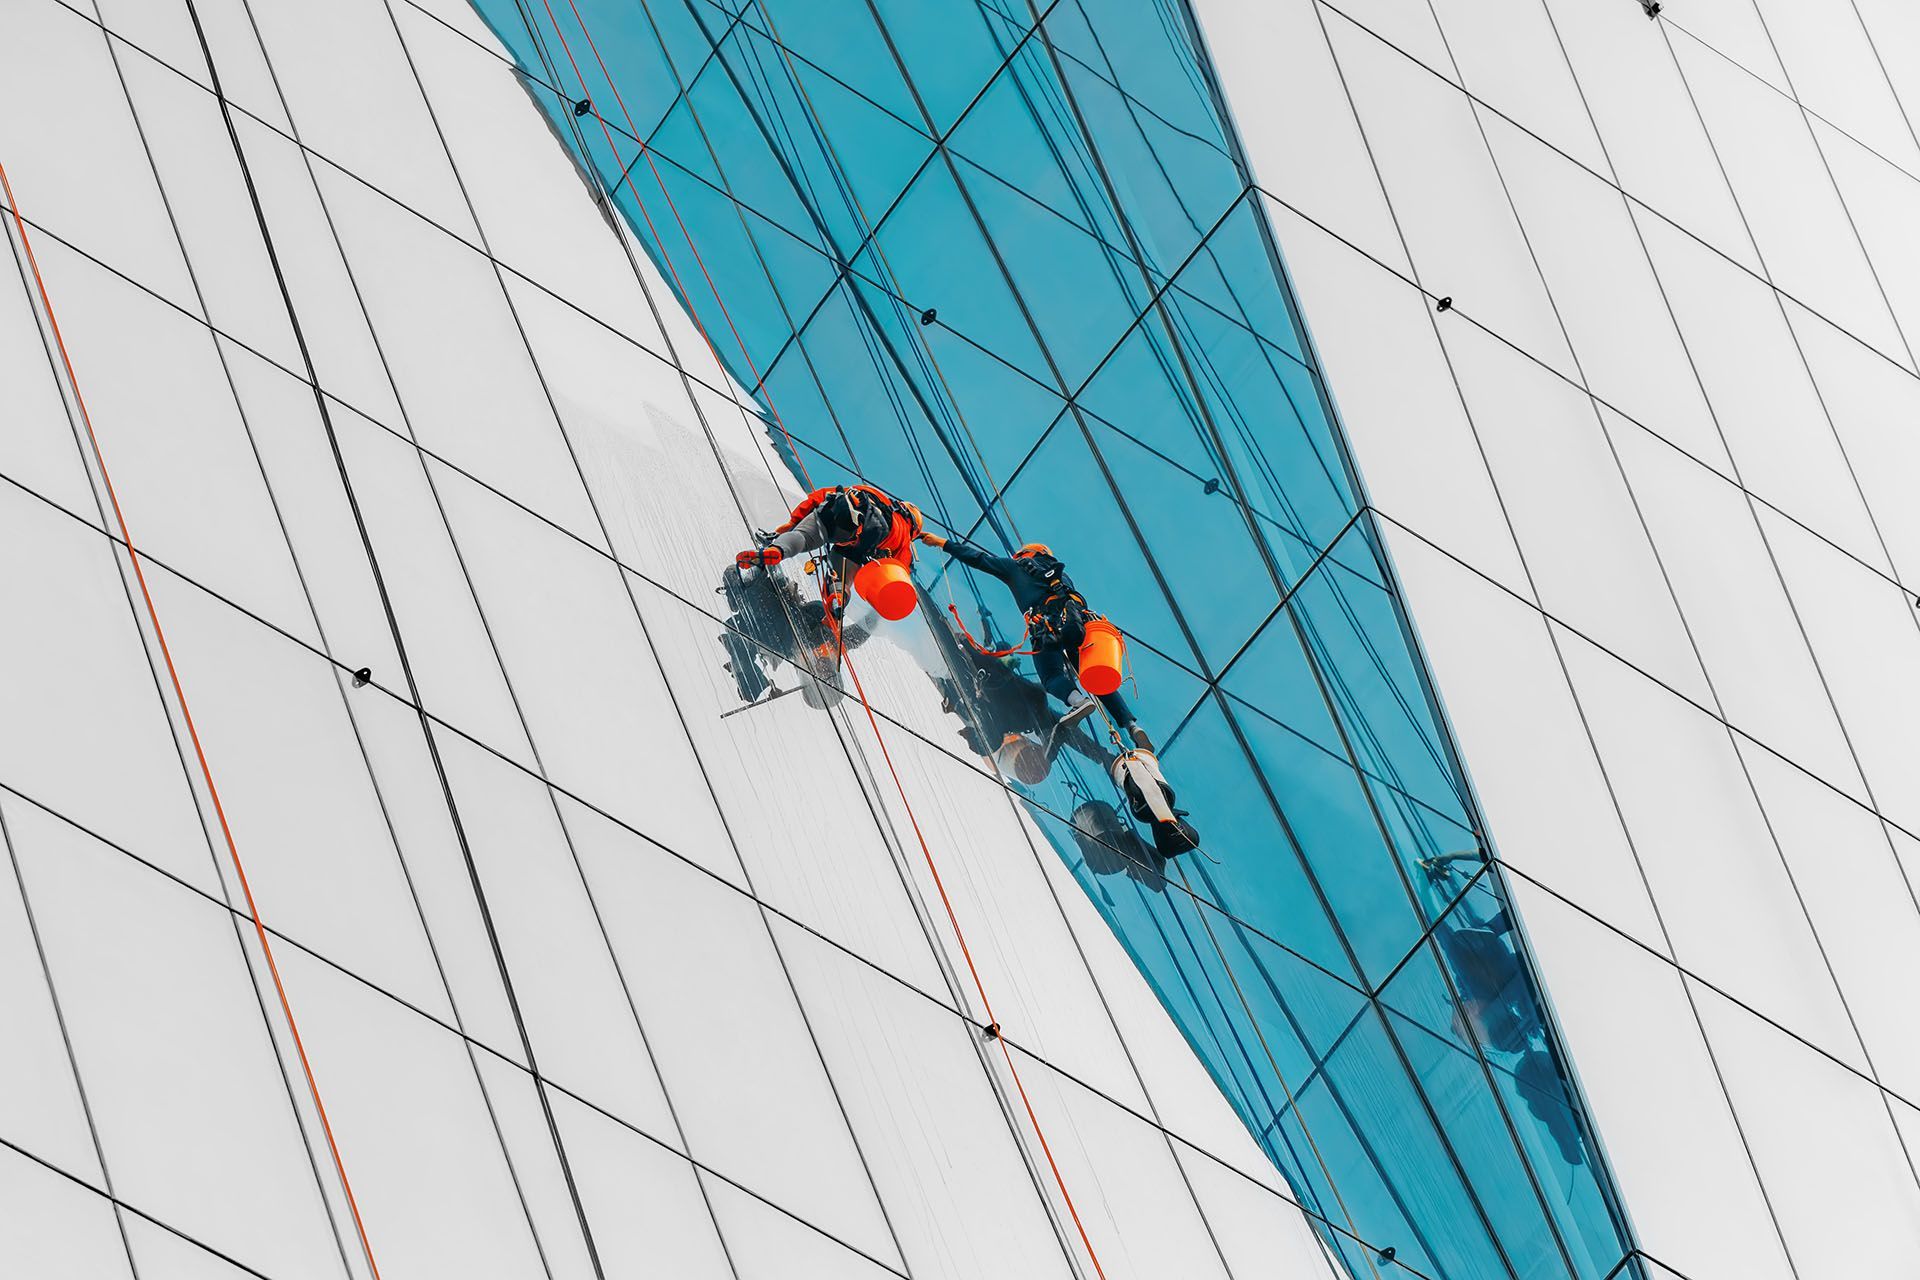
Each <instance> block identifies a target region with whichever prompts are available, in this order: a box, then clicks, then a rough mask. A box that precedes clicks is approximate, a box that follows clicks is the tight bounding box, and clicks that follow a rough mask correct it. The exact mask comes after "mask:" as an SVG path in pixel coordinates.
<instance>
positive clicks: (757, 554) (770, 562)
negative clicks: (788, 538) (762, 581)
mask: <svg viewBox="0 0 1920 1280" xmlns="http://www.w3.org/2000/svg"><path fill="white" fill-rule="evenodd" d="M784 559H786V552H784V551H782V550H781V549H780V548H778V547H760V548H757V549H755V550H753V551H742V552H741V553H740V554H739V555H737V556H735V557H734V558H733V562H734V563H735V564H737V565H739V566H740V567H741V568H742V569H753V568H760V567H765V568H768V569H771V568H773V566H775V565H777V564H779V563H780V562H781V561H782V560H784Z"/></svg>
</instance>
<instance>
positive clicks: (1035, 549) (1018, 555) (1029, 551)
mask: <svg viewBox="0 0 1920 1280" xmlns="http://www.w3.org/2000/svg"><path fill="white" fill-rule="evenodd" d="M1052 554H1053V548H1052V547H1050V546H1048V545H1047V544H1046V543H1044V542H1029V543H1027V544H1026V545H1025V546H1023V547H1021V548H1020V549H1019V550H1018V551H1016V552H1014V553H1013V558H1014V559H1015V560H1025V559H1026V558H1028V557H1029V556H1050V555H1052Z"/></svg>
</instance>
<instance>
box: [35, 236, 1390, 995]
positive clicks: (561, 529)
mask: <svg viewBox="0 0 1920 1280" xmlns="http://www.w3.org/2000/svg"><path fill="white" fill-rule="evenodd" d="M0 208H4V206H0ZM9 212H10V211H9ZM23 220H24V221H25V222H26V223H27V225H29V226H31V227H33V228H34V229H35V230H37V231H39V232H41V233H42V234H43V235H45V236H46V237H47V238H48V239H49V240H52V241H54V242H56V243H58V244H60V245H61V246H62V247H64V248H67V249H70V250H72V251H73V252H74V253H75V254H77V255H78V256H80V257H83V258H85V259H86V260H88V261H90V262H93V263H94V264H96V265H98V266H100V267H101V268H102V269H103V270H105V271H107V272H109V273H110V274H112V275H114V276H116V277H118V278H120V279H122V280H125V281H126V282H127V283H128V284H131V285H133V287H135V288H136V289H139V290H141V291H142V292H144V293H147V294H149V295H150V296H152V297H154V298H155V299H156V300H158V301H160V302H162V303H164V304H165V305H167V306H169V307H172V308H173V309H174V310H176V311H178V312H180V314H182V315H183V316H185V317H186V318H187V319H189V320H191V321H192V322H193V323H195V324H199V325H202V326H204V327H207V328H209V329H211V330H212V331H213V332H214V333H215V334H217V335H218V336H219V337H221V338H224V339H226V340H227V341H228V342H231V343H233V344H234V345H235V346H236V347H238V348H240V349H241V350H243V351H246V352H247V353H248V354H250V355H253V356H255V357H257V358H258V359H260V360H261V361H262V362H263V363H265V364H267V365H269V366H270V367H272V368H275V369H277V370H279V371H280V372H282V373H285V374H287V375H288V376H289V377H292V378H294V379H295V380H296V381H299V382H300V383H301V384H302V385H307V386H310V385H312V384H311V383H309V382H308V381H307V379H305V378H304V377H302V376H301V375H300V374H299V373H297V372H295V371H294V370H291V369H288V368H286V367H285V366H283V365H280V364H279V363H277V362H276V361H274V360H273V359H272V358H271V357H270V356H267V355H265V354H264V353H262V352H260V351H258V350H256V349H255V348H253V347H250V346H248V345H247V344H246V343H245V342H243V341H241V340H240V339H238V338H235V337H233V336H232V335H231V334H228V333H226V332H225V331H224V330H221V329H219V328H217V327H215V326H212V325H208V324H207V322H206V321H204V320H202V319H200V318H199V317H196V316H194V315H193V314H192V313H191V312H189V311H186V310H185V309H184V308H182V307H180V306H179V305H178V304H177V303H174V302H172V301H171V300H169V299H167V298H165V297H164V296H162V295H160V294H158V293H156V292H154V291H153V290H151V289H149V288H147V287H146V286H144V285H141V284H140V283H139V282H137V281H134V280H132V279H131V278H129V277H127V276H125V275H124V274H123V273H121V272H119V271H118V270H116V269H115V268H113V267H111V266H108V265H107V264H105V263H103V262H101V261H100V260H99V259H97V258H94V257H93V256H92V255H90V254H88V253H86V252H85V251H84V250H82V249H79V248H77V247H76V246H74V245H73V244H72V243H71V242H69V241H67V240H65V239H63V238H62V237H61V236H60V235H59V234H58V233H57V232H54V231H51V230H48V229H47V228H46V227H45V226H44V225H42V224H41V223H38V222H36V221H34V220H33V219H31V218H27V219H23ZM322 394H324V395H326V396H327V398H328V399H329V400H332V401H333V402H334V403H335V404H338V405H339V406H341V407H342V408H345V409H347V410H348V411H349V412H351V413H353V414H354V415H355V416H356V417H359V418H361V419H363V420H365V421H366V422H368V423H369V424H371V425H372V426H375V427H377V428H379V429H380V430H382V431H386V432H387V433H388V434H390V435H392V436H394V437H395V438H396V439H399V440H401V441H403V442H404V441H405V440H406V437H405V436H404V435H403V434H402V433H401V432H399V431H398V430H396V429H395V428H393V427H390V426H387V425H386V424H384V423H382V422H380V421H379V420H378V419H376V418H373V417H372V416H370V415H368V414H366V413H365V412H364V411H362V410H360V409H358V408H356V407H354V406H353V405H352V404H351V403H349V402H347V401H345V400H343V399H341V398H340V397H339V396H337V395H335V394H334V393H332V392H329V391H325V390H324V389H323V390H322ZM411 447H413V448H415V449H417V450H418V451H419V452H420V453H422V454H424V455H426V456H427V457H429V458H432V459H433V460H434V461H435V462H438V463H440V464H441V465H442V466H445V467H446V468H447V469H448V470H449V471H452V472H453V473H454V474H456V475H459V476H462V477H463V478H465V479H467V480H469V481H472V482H473V483H474V484H475V485H476V486H478V487H479V488H481V489H483V490H485V491H486V492H488V493H490V494H492V495H494V496H495V497H497V498H499V499H501V500H502V501H504V502H506V503H507V504H508V505H510V506H512V507H514V508H516V509H518V510H520V511H522V512H524V513H525V514H527V515H529V516H531V517H532V518H534V519H536V520H538V521H540V522H541V523H542V524H545V525H547V526H549V527H550V528H552V529H554V531H555V532H557V533H560V534H561V535H563V536H564V537H566V538H568V539H569V540H571V541H574V542H577V543H579V544H580V545H581V546H582V547H584V548H585V549H586V550H588V551H589V552H591V553H593V554H595V555H598V556H600V557H602V558H604V559H608V560H611V561H612V562H613V563H614V564H616V565H619V566H620V567H621V568H622V569H623V570H625V571H626V572H628V573H630V574H632V575H633V576H634V577H636V578H638V579H640V580H641V581H642V582H645V583H646V584H647V585H648V586H651V587H653V588H655V589H656V590H658V591H660V592H661V593H662V594H664V595H667V596H669V597H671V598H672V599H675V600H677V601H679V602H680V603H681V604H683V605H685V606H687V607H688V608H689V609H692V610H693V611H694V612H696V613H698V614H700V615H701V616H702V617H703V618H706V619H707V620H709V621H711V622H714V623H717V624H719V625H721V626H729V624H728V623H727V622H726V620H725V619H723V618H721V617H719V616H718V615H716V614H714V613H712V612H710V611H708V610H706V609H704V608H702V607H701V606H700V605H698V604H696V603H695V602H694V601H692V600H689V599H687V598H686V597H685V596H682V595H680V594H679V593H678V592H676V591H674V590H673V589H672V588H670V587H669V586H667V585H666V584H665V583H663V582H660V581H659V580H657V579H655V578H653V577H651V576H649V575H648V574H646V573H644V572H642V571H641V570H639V569H636V568H634V567H633V566H631V565H627V564H625V563H624V562H622V561H620V560H618V559H617V558H615V557H613V556H610V555H609V554H608V553H607V552H606V551H605V550H603V549H600V548H596V547H595V546H594V545H593V544H592V543H590V542H587V541H586V540H585V539H583V538H581V537H580V536H579V535H578V534H577V533H575V532H573V531H572V530H570V529H567V528H566V527H565V526H563V525H560V524H558V523H557V522H555V521H554V520H552V519H551V518H549V517H547V516H545V515H542V514H541V513H540V512H538V511H535V510H534V509H533V508H531V507H528V506H526V505H525V504H524V503H522V502H520V501H518V500H517V499H515V498H513V497H511V496H510V495H508V494H506V493H503V492H502V491H500V490H498V489H496V488H494V487H493V486H491V485H489V484H488V483H487V482H486V481H484V480H482V479H480V478H479V477H477V476H474V475H472V474H471V473H469V472H466V471H463V470H462V469H461V468H460V467H458V466H457V465H455V464H454V463H452V462H449V461H448V460H447V459H446V458H444V457H442V456H440V455H439V454H437V453H435V452H434V451H433V450H431V449H428V448H426V447H425V446H424V445H417V444H415V445H412V446H411ZM0 480H5V481H6V482H7V483H9V484H11V485H13V486H14V487H16V488H19V489H21V490H23V491H24V492H27V493H29V494H31V495H32V496H34V497H36V498H38V499H39V500H41V501H42V502H45V503H47V504H48V505H50V506H53V507H54V508H55V509H56V510H59V511H61V512H62V513H63V514H65V515H68V516H70V517H73V518H74V519H76V520H79V522H80V523H82V524H86V525H87V526H88V527H89V528H92V529H93V530H94V531H95V532H97V533H100V532H104V530H102V529H100V528H99V527H98V526H96V525H93V524H92V523H91V522H90V521H87V520H85V519H84V518H82V517H79V516H76V515H75V514H74V513H73V512H71V511H69V510H67V508H65V507H63V506H61V505H60V504H58V503H56V502H53V501H52V500H51V499H48V498H46V497H45V496H44V495H41V494H39V493H38V492H37V491H35V490H33V489H31V488H29V487H28V486H26V485H23V484H21V483H20V482H19V481H18V480H16V479H14V478H13V477H11V476H7V475H5V474H4V473H0ZM142 558H143V559H146V560H148V561H150V562H152V563H155V564H158V565H160V567H162V568H165V569H167V571H168V572H169V573H172V574H174V575H175V576H176V577H179V578H181V580H182V581H187V582H193V583H194V585H196V586H201V584H199V583H198V582H196V581H195V580H194V579H192V578H191V577H188V576H187V575H185V574H183V573H181V571H179V570H177V569H174V568H173V567H171V566H170V565H167V564H166V563H165V562H164V561H160V560H157V559H154V558H153V557H151V556H147V555H146V554H145V553H142ZM201 589H202V590H206V591H208V593H209V594H212V595H214V596H216V598H219V599H222V600H226V597H224V596H220V595H219V593H218V592H214V591H212V590H211V588H207V587H204V586H201ZM227 603H229V604H234V602H233V601H230V600H227ZM235 607H236V608H241V606H239V605H237V604H235ZM242 611H243V612H246V610H244V608H243V609H242ZM250 616H255V617H256V618H257V617H258V615H250ZM258 620H259V621H261V622H263V623H265V624H266V625H268V626H270V627H273V628H274V629H275V630H280V628H279V627H278V626H277V624H274V623H271V622H267V620H266V619H264V618H258ZM729 629H731V628H729ZM283 634H288V633H283ZM735 634H737V635H740V636H741V638H742V639H745V640H747V641H748V642H749V643H752V644H754V645H755V646H756V647H759V648H762V649H766V651H767V652H768V653H769V654H770V655H771V656H773V657H775V658H777V659H779V660H780V661H781V662H785V663H788V664H789V665H791V659H789V658H787V657H786V656H785V655H783V654H778V653H774V651H773V650H771V649H767V647H766V646H765V645H764V644H762V643H761V642H759V641H757V640H755V639H754V638H753V637H751V636H747V635H745V634H744V633H742V632H738V631H736V632H735ZM289 638H292V639H297V638H296V637H292V636H291V635H290V634H289ZM298 643H301V644H302V645H306V644H307V642H306V641H298ZM308 647H311V646H310V645H309V646H308ZM1149 647H1150V646H1149ZM316 652H317V651H316ZM329 660H330V661H334V660H333V659H332V658H331V657H330V656H329ZM337 665H338V664H337ZM341 669H342V670H344V671H349V672H350V671H352V670H353V668H351V667H348V666H344V665H342V666H341ZM835 687H836V688H838V686H835ZM843 692H844V691H843ZM876 714H877V715H879V716H880V717H881V718H882V719H885V720H886V721H887V723H889V724H891V725H893V726H894V727H895V728H897V729H899V730H900V731H901V732H903V733H906V734H908V735H909V736H911V737H913V738H915V739H916V740H918V741H919V742H920V743H922V744H923V745H925V746H928V747H931V748H932V749H933V750H935V751H937V752H939V753H940V754H942V755H944V756H946V757H947V758H948V759H949V760H951V761H953V762H954V763H957V764H960V765H961V766H962V767H965V768H968V769H972V770H973V771H974V772H975V773H978V774H980V775H981V776H982V777H986V778H989V779H991V780H993V781H994V782H995V785H999V786H1005V785H1006V784H1005V783H1004V781H1001V780H999V779H997V778H995V777H994V775H992V774H990V773H988V772H986V771H985V770H983V769H981V768H980V767H979V766H977V765H976V764H974V763H973V762H972V761H970V760H967V759H965V758H963V757H961V756H959V755H957V754H955V753H954V752H953V751H952V750H951V749H950V748H948V747H947V746H945V745H944V744H942V743H938V742H935V741H933V740H932V739H929V738H927V737H926V736H925V735H924V734H922V733H920V732H919V731H917V730H915V729H913V728H912V727H911V726H908V725H906V724H904V723H902V722H901V721H899V720H898V719H896V718H895V717H893V716H892V715H890V714H889V713H888V712H886V711H885V710H884V709H881V710H878V711H877V712H876ZM1261 714H1262V715H1263V716H1265V717H1266V718H1269V719H1271V718H1272V717H1271V715H1270V714H1269V713H1266V712H1264V711H1263V712H1261ZM1276 723H1279V722H1276ZM1282 727H1283V728H1285V729H1286V730H1287V731H1288V732H1289V733H1292V734H1294V735H1295V736H1296V737H1299V738H1300V739H1301V740H1302V741H1303V742H1306V743H1308V744H1309V745H1313V746H1315V747H1316V749H1319V750H1321V751H1325V750H1326V749H1325V748H1324V747H1321V746H1320V745H1319V744H1317V743H1315V742H1314V740H1313V739H1312V738H1310V737H1308V736H1306V735H1304V734H1302V733H1301V732H1300V731H1299V730H1297V729H1294V728H1293V727H1291V726H1288V725H1284V724H1282ZM1409 798H1411V797H1409ZM1021 799H1022V800H1023V801H1024V802H1025V803H1027V804H1030V805H1032V806H1033V807H1034V808H1036V809H1038V810H1039V811H1040V812H1042V813H1045V814H1047V815H1048V816H1050V817H1053V818H1056V819H1060V820H1063V821H1064V819H1062V818H1061V815H1060V814H1058V813H1056V812H1054V811H1053V810H1052V809H1050V808H1048V807H1047V806H1046V805H1044V804H1042V803H1040V802H1039V801H1036V800H1033V799H1030V798H1028V797H1024V796H1022V797H1021ZM1107 847H1109V848H1112V846H1107ZM1113 851H1114V852H1115V853H1116V854H1117V855H1119V856H1121V857H1123V858H1125V857H1127V854H1126V852H1125V851H1124V850H1119V849H1114V850H1113ZM1203 905H1205V906H1208V907H1211V908H1212V909H1213V910H1215V911H1217V912H1220V914H1222V915H1223V916H1226V917H1228V918H1230V919H1234V920H1235V921H1236V923H1238V924H1240V925H1241V926H1242V927H1246V928H1250V929H1253V930H1254V931H1255V932H1256V933H1258V934H1259V936H1261V937H1262V938H1264V939H1265V940H1267V941H1269V942H1271V943H1272V944H1273V945H1274V946H1276V947H1278V948H1280V949H1281V950H1283V951H1286V952H1287V953H1288V954H1289V955H1293V956H1294V957H1295V958H1296V959H1299V960H1301V961H1302V962H1303V963H1305V964H1308V965H1310V966H1312V967H1313V968H1315V969H1318V970H1320V971H1321V972H1323V973H1325V974H1326V975H1327V976H1328V977H1330V978H1333V979H1334V980H1335V981H1338V982H1341V983H1343V984H1346V985H1349V986H1352V985H1353V984H1352V983H1350V982H1348V980H1347V979H1345V978H1342V977H1339V976H1338V975H1336V974H1334V973H1332V972H1331V971H1330V970H1327V969H1325V967H1324V966H1322V965H1320V964H1319V963H1318V962H1317V961H1314V960H1312V959H1311V958H1309V957H1307V956H1305V955H1303V954H1301V953H1299V952H1296V951H1294V950H1293V949H1291V948H1289V947H1287V946H1286V944H1284V943H1282V942H1279V941H1278V940H1277V939H1274V938H1271V937H1270V936H1268V935H1266V934H1265V933H1261V932H1260V931H1259V929H1258V927H1257V926H1254V925H1252V924H1250V923H1249V922H1247V921H1244V920H1239V919H1238V918H1237V917H1234V916H1232V914H1231V913H1229V912H1227V911H1226V910H1225V909H1224V908H1222V907H1220V906H1219V905H1218V904H1217V903H1212V902H1206V903H1204V904H1203ZM1354 989H1355V990H1359V989H1360V988H1359V987H1357V986H1355V987H1354Z"/></svg>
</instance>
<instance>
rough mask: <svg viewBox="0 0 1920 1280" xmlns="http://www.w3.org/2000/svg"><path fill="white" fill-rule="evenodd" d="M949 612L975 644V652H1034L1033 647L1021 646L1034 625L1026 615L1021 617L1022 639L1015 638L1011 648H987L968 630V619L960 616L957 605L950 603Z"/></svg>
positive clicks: (1000, 655)
mask: <svg viewBox="0 0 1920 1280" xmlns="http://www.w3.org/2000/svg"><path fill="white" fill-rule="evenodd" d="M947 612H948V613H950V614H952V615H953V621H954V625H955V626H957V627H959V628H960V634H961V635H963V636H965V637H966V639H967V643H968V644H970V645H972V646H973V650H974V652H975V653H978V654H980V655H982V656H983V657H988V658H1011V657H1015V656H1017V655H1019V654H1032V653H1033V650H1032V649H1022V648H1021V647H1020V645H1021V643H1022V642H1023V641H1024V640H1026V638H1027V632H1028V631H1029V630H1030V629H1031V628H1032V626H1033V624H1032V621H1031V620H1030V619H1028V618H1026V617H1024V616H1023V617H1022V618H1021V623H1022V626H1021V627H1020V639H1019V640H1015V641H1014V642H1013V646H1012V647H1011V648H1007V649H989V648H987V646H985V645H983V644H981V643H980V642H979V641H978V640H975V639H974V638H973V632H971V631H969V630H967V622H966V619H965V618H962V617H961V616H960V610H959V608H958V607H957V606H955V605H951V604H950V605H948V606H947Z"/></svg>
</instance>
